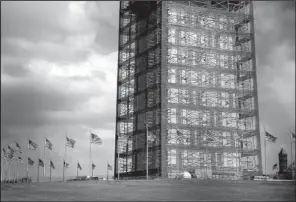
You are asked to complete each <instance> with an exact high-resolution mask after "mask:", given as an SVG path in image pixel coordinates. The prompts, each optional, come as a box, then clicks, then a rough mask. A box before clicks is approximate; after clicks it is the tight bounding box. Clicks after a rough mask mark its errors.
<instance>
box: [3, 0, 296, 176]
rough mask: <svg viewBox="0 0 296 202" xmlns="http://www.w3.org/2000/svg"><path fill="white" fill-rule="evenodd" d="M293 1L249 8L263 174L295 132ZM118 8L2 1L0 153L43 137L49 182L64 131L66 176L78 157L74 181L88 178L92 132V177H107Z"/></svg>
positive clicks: (58, 160)
mask: <svg viewBox="0 0 296 202" xmlns="http://www.w3.org/2000/svg"><path fill="white" fill-rule="evenodd" d="M294 4H295V3H293V2H290V3H288V2H255V8H254V9H255V19H256V20H255V29H256V55H257V69H258V73H257V74H258V79H259V80H258V88H259V108H260V110H259V113H260V122H261V123H260V127H261V131H262V132H261V133H262V134H261V136H262V137H263V135H264V133H263V130H264V129H263V127H264V126H265V127H266V129H267V130H268V131H269V132H270V133H271V134H274V135H276V136H278V141H277V143H276V144H273V145H269V146H268V147H267V153H268V154H269V155H270V157H269V158H268V160H267V167H268V170H269V171H271V166H272V165H273V164H274V163H276V160H277V153H278V152H279V150H280V148H281V147H284V148H285V149H286V151H287V153H288V155H289V156H290V142H289V138H290V137H289V130H290V128H292V129H293V130H294V128H295V7H294V6H295V5H294ZM118 7H119V2H101V1H100V2H70V1H67V2H3V1H2V2H1V104H2V108H1V148H3V147H7V145H8V144H13V142H15V141H16V142H19V143H20V145H21V146H22V147H24V148H25V147H27V141H25V140H27V139H32V140H34V141H35V142H36V143H38V144H39V145H43V142H44V137H45V136H46V137H48V138H49V139H50V140H51V141H52V142H53V144H54V151H53V152H51V153H48V152H47V154H46V155H47V156H49V155H51V156H52V159H53V161H54V162H55V163H56V170H55V171H53V173H52V175H53V176H61V173H62V171H61V170H62V158H63V155H64V147H63V141H64V136H65V134H66V133H67V135H68V136H69V137H72V138H74V139H75V140H76V141H77V147H76V148H75V149H68V150H67V160H68V161H69V163H70V164H72V166H70V168H69V170H68V174H67V175H75V174H76V166H74V165H73V164H75V163H76V162H77V160H79V162H80V164H81V165H82V168H83V170H82V171H81V173H80V174H88V173H89V169H88V163H89V160H88V159H89V158H88V154H89V139H88V138H89V131H90V129H91V130H92V132H94V133H97V134H99V135H100V136H101V137H102V139H103V141H104V142H103V145H101V146H93V148H92V157H93V161H94V163H95V164H96V165H97V168H96V169H95V173H94V174H96V175H106V166H107V162H108V161H109V162H110V164H111V165H112V166H113V159H114V157H113V156H114V135H115V108H116V105H115V99H116V79H117V76H116V75H117V47H118V46H117V41H118V14H119V13H118ZM262 139H263V138H262ZM262 142H263V141H262ZM43 152H44V151H43V149H40V150H39V151H37V152H32V151H30V152H29V156H32V158H34V159H37V155H38V154H39V155H41V156H43V155H44V153H43ZM25 155H27V152H25ZM289 159H290V158H289ZM19 169H24V168H19ZM19 172H21V171H20V170H19ZM29 174H30V175H36V169H35V168H34V170H33V169H31V170H30V171H29Z"/></svg>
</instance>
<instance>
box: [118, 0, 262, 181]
mask: <svg viewBox="0 0 296 202" xmlns="http://www.w3.org/2000/svg"><path fill="white" fill-rule="evenodd" d="M120 5H121V6H120V37H119V62H118V63H119V70H118V100H117V103H118V105H117V129H116V130H117V132H116V134H117V141H116V148H117V149H116V155H115V157H116V158H115V163H117V152H119V153H120V155H119V157H120V158H119V159H120V160H119V163H120V165H119V172H120V175H121V176H122V177H131V176H145V173H146V170H145V169H146V154H145V151H146V149H145V148H146V145H147V144H146V135H147V134H146V128H145V123H147V124H148V147H149V152H148V154H149V175H150V176H162V177H169V178H174V177H176V176H177V175H178V174H180V173H182V172H184V171H189V172H191V173H192V174H194V175H196V176H197V177H199V178H220V179H221V178H226V179H240V178H242V177H244V176H245V175H250V174H254V173H260V172H261V171H262V168H261V167H262V166H261V154H260V136H259V118H258V103H257V100H258V97H257V90H256V88H257V87H256V66H255V54H254V31H253V24H252V23H253V11H252V2H250V1H186V2H182V1H176V2H172V1H162V2H142V1H141V2H140V1H139V2H137V1H134V2H127V1H123V2H121V3H120ZM117 142H118V143H117ZM118 150H119V151H118ZM116 168H117V166H116ZM116 175H117V169H116V170H115V176H116Z"/></svg>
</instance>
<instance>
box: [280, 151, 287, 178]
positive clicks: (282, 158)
mask: <svg viewBox="0 0 296 202" xmlns="http://www.w3.org/2000/svg"><path fill="white" fill-rule="evenodd" d="M278 155H279V174H281V173H283V172H284V171H285V170H286V169H287V165H288V154H287V152H286V151H285V150H284V148H282V149H281V151H280V153H279V154H278Z"/></svg>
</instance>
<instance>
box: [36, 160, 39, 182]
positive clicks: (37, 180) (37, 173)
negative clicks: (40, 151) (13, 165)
mask: <svg viewBox="0 0 296 202" xmlns="http://www.w3.org/2000/svg"><path fill="white" fill-rule="evenodd" d="M37 160H38V162H37V163H36V165H37V182H39V155H38V159H37Z"/></svg>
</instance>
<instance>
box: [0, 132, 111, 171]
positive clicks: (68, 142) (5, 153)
mask: <svg viewBox="0 0 296 202" xmlns="http://www.w3.org/2000/svg"><path fill="white" fill-rule="evenodd" d="M90 138H91V139H90V142H91V144H102V139H101V138H100V137H99V136H98V135H96V134H94V133H91V134H90ZM75 144H76V141H75V140H74V139H72V138H69V137H67V136H66V137H65V146H67V147H71V148H74V147H75ZM53 146H54V145H53V143H52V142H51V141H50V140H49V139H48V138H45V143H44V148H48V150H53ZM38 147H39V145H38V144H37V143H36V142H34V141H33V140H30V139H29V140H28V149H29V150H33V151H36V150H37V148H38ZM22 154H23V149H22V148H21V146H20V145H19V143H17V142H16V143H15V148H13V147H12V146H11V145H8V147H7V150H6V149H5V148H3V149H2V158H4V159H5V160H8V161H16V162H17V163H18V162H20V163H24V159H23V157H22ZM44 155H45V153H44ZM37 161H38V164H37V166H38V167H39V166H40V167H43V168H44V167H45V164H44V161H43V160H42V159H40V158H39V157H38V160H37ZM34 164H35V162H34V160H32V158H30V157H28V158H27V166H33V165H34ZM63 165H64V168H68V167H69V166H70V164H69V163H67V162H66V161H65V159H64V160H63ZM95 167H96V165H95V164H94V163H93V162H92V164H91V168H92V170H94V169H95ZM50 168H52V169H55V165H54V162H53V161H52V160H51V159H50ZM77 169H79V170H82V166H81V165H80V163H79V162H77ZM108 169H109V170H110V169H111V170H112V166H110V165H109V164H108Z"/></svg>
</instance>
